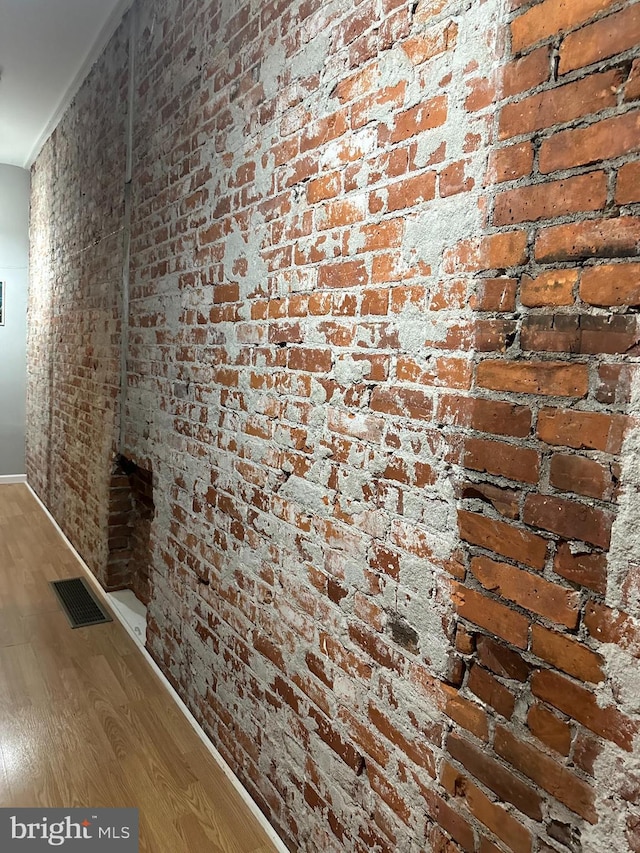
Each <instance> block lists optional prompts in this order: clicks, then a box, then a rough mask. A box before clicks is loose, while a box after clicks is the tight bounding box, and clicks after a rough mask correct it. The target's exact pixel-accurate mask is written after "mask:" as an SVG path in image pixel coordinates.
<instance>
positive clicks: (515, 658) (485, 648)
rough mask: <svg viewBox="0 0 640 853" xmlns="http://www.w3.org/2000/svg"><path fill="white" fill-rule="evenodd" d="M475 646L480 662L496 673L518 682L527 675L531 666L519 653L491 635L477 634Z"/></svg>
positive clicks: (525, 678)
mask: <svg viewBox="0 0 640 853" xmlns="http://www.w3.org/2000/svg"><path fill="white" fill-rule="evenodd" d="M476 647H477V652H478V660H479V661H480V663H481V664H482V665H483V666H486V667H487V669H490V670H491V671H492V672H495V673H496V675H499V676H501V677H502V678H509V679H514V680H515V681H520V682H523V681H526V680H527V678H528V677H529V673H530V671H531V667H530V666H529V664H528V663H526V661H525V660H524V659H523V658H522V657H521V655H519V654H518V652H516V651H514V650H513V649H510V648H508V647H507V646H504V645H503V644H502V643H498V642H496V640H494V639H493V638H492V637H485V636H479V637H478V638H477V641H476Z"/></svg>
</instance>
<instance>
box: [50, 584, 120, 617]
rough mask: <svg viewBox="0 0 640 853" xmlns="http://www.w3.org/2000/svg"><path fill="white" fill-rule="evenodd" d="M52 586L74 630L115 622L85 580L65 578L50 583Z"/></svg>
mask: <svg viewBox="0 0 640 853" xmlns="http://www.w3.org/2000/svg"><path fill="white" fill-rule="evenodd" d="M50 584H51V586H52V587H53V591H54V592H55V594H56V595H57V596H58V600H59V602H60V604H61V605H62V609H63V610H64V612H65V614H66V616H67V619H68V620H69V623H70V625H71V627H72V628H86V627H88V626H89V625H101V624H102V623H103V622H112V621H113V620H112V619H111V616H109V614H108V613H107V612H106V610H105V609H104V608H103V607H102V605H101V604H100V602H99V601H98V600H97V598H96V597H95V596H94V594H93V592H92V591H91V589H90V588H89V585H88V583H87V582H86V580H85V579H84V578H65V579H64V580H59V581H50Z"/></svg>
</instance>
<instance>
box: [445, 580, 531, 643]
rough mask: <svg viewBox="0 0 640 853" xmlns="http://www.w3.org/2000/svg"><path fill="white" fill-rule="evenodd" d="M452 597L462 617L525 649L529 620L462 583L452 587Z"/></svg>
mask: <svg viewBox="0 0 640 853" xmlns="http://www.w3.org/2000/svg"><path fill="white" fill-rule="evenodd" d="M452 599H453V603H454V605H455V607H456V612H457V613H458V615H459V616H461V617H462V618H463V619H467V620H468V621H469V622H473V623H474V625H479V626H480V627H481V628H485V629H486V630H487V631H491V633H492V634H495V635H496V636H497V637H501V638H502V639H503V640H506V641H507V642H508V643H511V644H512V645H514V646H517V647H518V648H520V649H526V647H527V644H528V638H529V620H528V619H527V618H526V617H525V616H522V614H520V613H516V612H515V611H514V610H512V609H511V608H510V607H506V606H505V605H503V604H500V603H499V602H497V601H494V600H493V599H492V598H488V597H487V596H485V595H482V594H481V593H479V592H476V591H475V590H472V589H467V588H466V587H464V586H462V584H457V585H456V586H455V587H454V592H453V595H452Z"/></svg>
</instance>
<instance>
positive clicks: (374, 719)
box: [369, 703, 436, 778]
mask: <svg viewBox="0 0 640 853" xmlns="http://www.w3.org/2000/svg"><path fill="white" fill-rule="evenodd" d="M369 720H370V721H371V723H372V724H373V725H374V726H375V727H376V729H377V730H378V731H379V732H380V734H382V735H384V737H386V738H387V740H388V741H390V742H391V743H393V744H394V745H395V746H397V747H399V749H401V750H402V752H403V753H404V754H405V755H406V756H407V758H409V759H411V761H413V763H414V764H417V765H418V766H419V767H422V768H423V770H426V771H427V773H428V774H429V775H430V776H431V777H432V778H435V775H436V771H435V760H434V756H433V752H432V750H431V749H429V747H428V746H426V745H425V744H424V743H422V742H420V739H418V740H417V741H412V740H409V739H408V738H407V737H406V736H405V735H404V734H403V733H402V732H401V731H400V729H398V727H397V726H396V725H394V724H393V723H392V722H391V720H390V719H389V718H388V717H387V716H385V714H383V713H382V711H380V710H379V708H376V706H375V705H372V704H371V703H369Z"/></svg>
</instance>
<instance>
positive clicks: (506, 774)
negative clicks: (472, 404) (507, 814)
mask: <svg viewBox="0 0 640 853" xmlns="http://www.w3.org/2000/svg"><path fill="white" fill-rule="evenodd" d="M446 748H447V751H448V752H449V755H450V756H451V757H452V758H453V759H454V760H455V761H458V762H460V764H462V766H463V767H465V768H466V769H467V770H468V771H469V773H470V774H471V775H472V776H474V777H475V778H476V779H478V780H479V781H480V782H482V783H483V785H486V787H487V788H489V790H491V791H493V792H494V794H497V795H498V796H499V797H500V799H502V800H504V801H505V802H508V803H512V804H513V805H514V806H515V807H516V808H517V809H518V810H519V811H521V812H522V813H523V814H526V815H527V816H528V817H530V818H532V819H533V820H538V821H539V820H541V818H542V811H541V808H540V803H541V800H540V797H539V796H538V794H537V793H536V792H535V791H534V789H533V788H531V787H530V786H529V785H526V784H525V783H524V782H521V781H520V780H519V779H518V778H517V777H516V776H514V774H513V773H511V772H510V771H509V770H507V769H506V768H505V767H503V766H502V765H501V764H500V763H499V762H497V761H495V759H493V758H490V757H488V756H487V755H485V754H484V753H482V752H481V751H480V750H479V749H477V748H476V747H475V746H473V745H472V744H471V743H469V741H467V740H465V739H464V738H462V737H460V736H459V735H457V734H454V733H452V734H450V735H449V736H448V737H447V742H446Z"/></svg>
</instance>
